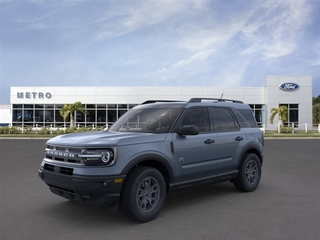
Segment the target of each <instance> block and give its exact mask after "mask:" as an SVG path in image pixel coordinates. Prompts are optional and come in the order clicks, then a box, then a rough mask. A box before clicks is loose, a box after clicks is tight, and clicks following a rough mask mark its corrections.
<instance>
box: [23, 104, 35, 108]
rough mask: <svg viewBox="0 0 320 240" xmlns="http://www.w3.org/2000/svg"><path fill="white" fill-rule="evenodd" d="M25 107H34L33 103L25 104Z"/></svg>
mask: <svg viewBox="0 0 320 240" xmlns="http://www.w3.org/2000/svg"><path fill="white" fill-rule="evenodd" d="M24 108H31V109H33V104H24Z"/></svg>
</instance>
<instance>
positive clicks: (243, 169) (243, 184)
mask: <svg viewBox="0 0 320 240" xmlns="http://www.w3.org/2000/svg"><path fill="white" fill-rule="evenodd" d="M260 179H261V162H260V159H259V157H258V156H257V155H256V154H253V153H247V154H245V155H244V157H243V159H242V162H241V164H240V168H239V175H238V176H237V178H236V179H235V181H234V183H233V184H234V186H235V187H236V188H237V189H239V190H241V191H244V192H252V191H254V190H255V189H256V188H257V187H258V185H259V183H260Z"/></svg>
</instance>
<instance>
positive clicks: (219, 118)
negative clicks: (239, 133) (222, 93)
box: [211, 107, 238, 132]
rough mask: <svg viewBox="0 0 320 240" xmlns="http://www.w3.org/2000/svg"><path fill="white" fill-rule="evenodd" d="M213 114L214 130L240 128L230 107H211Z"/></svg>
mask: <svg viewBox="0 0 320 240" xmlns="http://www.w3.org/2000/svg"><path fill="white" fill-rule="evenodd" d="M211 110H212V115H213V122H214V123H213V128H214V129H213V130H214V131H215V132H231V131H236V130H238V127H237V124H236V122H235V119H234V117H233V116H232V113H231V112H230V110H229V109H228V108H218V107H217V108H211Z"/></svg>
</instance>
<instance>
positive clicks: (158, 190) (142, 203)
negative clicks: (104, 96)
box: [39, 98, 264, 222]
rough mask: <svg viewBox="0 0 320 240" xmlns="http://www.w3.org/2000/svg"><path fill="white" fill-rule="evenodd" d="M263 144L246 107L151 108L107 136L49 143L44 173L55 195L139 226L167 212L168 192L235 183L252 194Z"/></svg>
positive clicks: (194, 104)
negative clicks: (117, 214)
mask: <svg viewBox="0 0 320 240" xmlns="http://www.w3.org/2000/svg"><path fill="white" fill-rule="evenodd" d="M263 145H264V139H263V134H262V132H261V130H260V129H259V128H258V127H257V123H256V121H255V118H254V116H253V114H252V111H251V108H250V107H249V106H248V105H247V104H244V103H243V102H240V101H235V100H228V99H215V98H192V99H190V100H189V101H188V102H185V101H163V100H160V101H153V100H150V101H146V102H144V103H142V104H141V105H139V106H136V107H134V108H133V109H131V110H130V111H128V112H127V113H125V114H124V115H123V116H122V117H121V118H119V120H118V121H117V122H115V124H114V125H113V126H112V127H111V128H110V129H108V130H107V131H101V132H85V133H76V134H66V135H61V136H57V137H54V138H52V139H50V140H49V141H48V142H47V145H46V149H45V157H44V159H43V161H42V163H41V166H40V169H39V176H40V178H41V179H42V180H43V181H44V182H45V183H46V184H47V185H48V186H49V188H50V190H51V192H53V193H55V194H57V195H59V196H61V197H64V198H67V199H69V200H72V201H75V202H80V203H85V204H90V205H95V206H106V207H109V209H110V210H113V211H116V209H117V208H118V205H119V204H120V207H121V209H122V210H123V212H124V213H125V214H126V215H127V216H128V217H129V218H131V219H134V220H136V221H139V222H147V221H151V220H153V219H154V218H156V217H157V215H158V214H159V213H160V211H161V209H162V207H163V205H164V202H165V198H166V194H167V193H169V192H173V191H177V190H181V189H186V188H189V187H194V186H199V185H204V184H210V183H218V182H225V181H229V182H231V183H233V184H234V186H235V187H236V188H237V189H239V190H241V191H245V192H251V191H253V190H255V189H256V188H257V186H258V185H259V182H260V178H261V166H262V163H263Z"/></svg>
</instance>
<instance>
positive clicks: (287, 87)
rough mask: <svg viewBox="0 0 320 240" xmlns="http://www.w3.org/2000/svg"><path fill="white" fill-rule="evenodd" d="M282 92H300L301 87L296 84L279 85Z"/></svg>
mask: <svg viewBox="0 0 320 240" xmlns="http://www.w3.org/2000/svg"><path fill="white" fill-rule="evenodd" d="M279 88H280V89H281V90H282V91H295V90H298V88H299V85H298V84H296V83H283V84H280V85H279Z"/></svg>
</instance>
